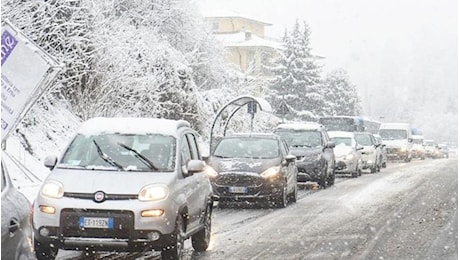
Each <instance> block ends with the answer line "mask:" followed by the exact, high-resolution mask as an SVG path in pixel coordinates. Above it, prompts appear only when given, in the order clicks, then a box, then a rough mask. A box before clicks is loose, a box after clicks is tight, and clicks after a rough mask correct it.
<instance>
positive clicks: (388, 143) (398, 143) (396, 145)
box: [383, 139, 409, 148]
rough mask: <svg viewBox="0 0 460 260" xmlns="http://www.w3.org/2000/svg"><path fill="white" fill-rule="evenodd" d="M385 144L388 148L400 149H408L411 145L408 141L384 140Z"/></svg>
mask: <svg viewBox="0 0 460 260" xmlns="http://www.w3.org/2000/svg"><path fill="white" fill-rule="evenodd" d="M383 143H384V144H385V145H386V147H387V148H399V147H407V146H409V143H408V142H407V140H404V139H403V140H384V141H383Z"/></svg>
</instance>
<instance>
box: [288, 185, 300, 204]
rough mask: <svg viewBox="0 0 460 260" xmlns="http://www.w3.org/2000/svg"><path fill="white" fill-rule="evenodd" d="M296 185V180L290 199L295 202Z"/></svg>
mask: <svg viewBox="0 0 460 260" xmlns="http://www.w3.org/2000/svg"><path fill="white" fill-rule="evenodd" d="M298 189H299V188H298V187H297V182H296V183H295V184H294V191H292V193H291V196H290V200H291V201H292V202H297V194H298Z"/></svg>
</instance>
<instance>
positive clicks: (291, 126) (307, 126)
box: [276, 122, 323, 130]
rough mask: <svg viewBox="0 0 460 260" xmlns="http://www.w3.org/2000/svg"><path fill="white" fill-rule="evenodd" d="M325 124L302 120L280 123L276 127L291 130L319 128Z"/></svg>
mask: <svg viewBox="0 0 460 260" xmlns="http://www.w3.org/2000/svg"><path fill="white" fill-rule="evenodd" d="M322 127H323V125H322V124H319V123H316V122H302V123H285V124H279V125H278V126H277V127H276V129H290V130H319V129H320V128H322Z"/></svg>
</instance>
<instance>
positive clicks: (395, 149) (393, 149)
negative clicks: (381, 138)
mask: <svg viewBox="0 0 460 260" xmlns="http://www.w3.org/2000/svg"><path fill="white" fill-rule="evenodd" d="M398 152H399V148H387V153H390V154H393V153H398Z"/></svg>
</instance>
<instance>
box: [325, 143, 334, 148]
mask: <svg viewBox="0 0 460 260" xmlns="http://www.w3.org/2000/svg"><path fill="white" fill-rule="evenodd" d="M334 147H335V143H334V142H327V143H326V146H325V148H334Z"/></svg>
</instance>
